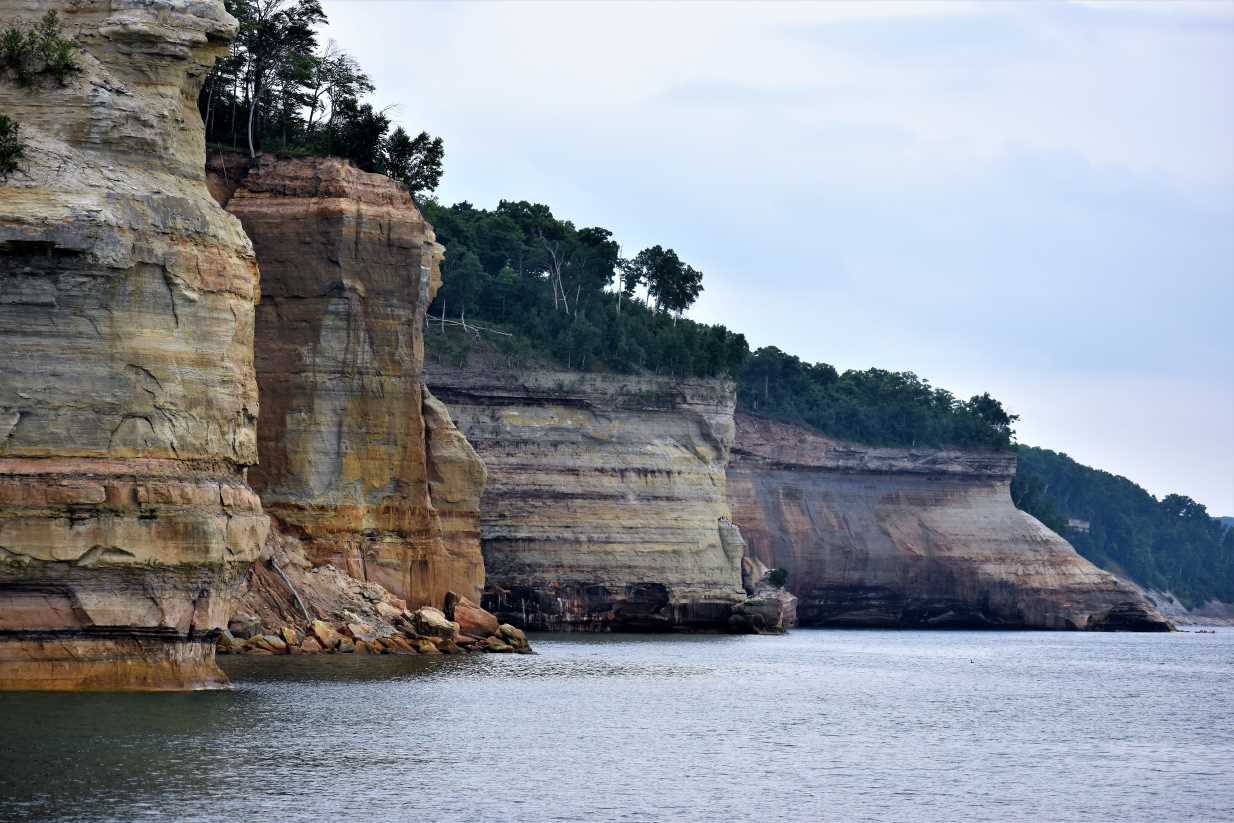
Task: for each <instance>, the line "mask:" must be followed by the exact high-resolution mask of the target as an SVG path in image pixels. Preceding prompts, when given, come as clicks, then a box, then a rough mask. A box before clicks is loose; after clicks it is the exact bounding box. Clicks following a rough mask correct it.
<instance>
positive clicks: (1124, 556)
mask: <svg viewBox="0 0 1234 823" xmlns="http://www.w3.org/2000/svg"><path fill="white" fill-rule="evenodd" d="M1018 457H1019V468H1018V470H1017V472H1016V477H1015V480H1014V481H1013V482H1012V484H1011V496H1012V499H1013V500H1014V501H1015V504H1016V506H1018V507H1019V508H1021V509H1023V510H1024V511H1026V512H1028V513H1029V514H1031V515H1033V516H1034V517H1036V518H1037V519H1038V520H1040V521H1041V522H1042V523H1044V524H1045V525H1046V526H1049V527H1050V528H1051V529H1053V530H1054V531H1056V532H1058V533H1059V534H1061V535H1062V536H1064V537H1065V538H1067V540H1068V541H1070V543H1071V545H1073V546H1075V548H1076V551H1078V552H1079V553H1080V554H1082V555H1084V556H1085V557H1087V558H1088V559H1089V560H1091V561H1093V562H1094V563H1096V564H1097V565H1098V566H1101V567H1103V568H1106V569H1112V570H1115V571H1120V572H1122V573H1124V574H1126V575H1127V576H1129V577H1130V578H1131V579H1132V580H1134V581H1135V582H1137V583H1139V584H1140V585H1142V586H1146V587H1148V588H1152V589H1156V590H1158V591H1168V592H1170V593H1172V594H1173V595H1174V596H1175V597H1177V598H1178V599H1179V600H1180V601H1181V602H1182V603H1183V604H1184V605H1186V606H1188V607H1192V606H1196V605H1200V604H1202V603H1204V602H1206V601H1208V600H1212V599H1216V600H1221V601H1224V602H1227V603H1231V602H1234V530H1232V529H1228V528H1226V527H1225V525H1224V524H1223V523H1222V522H1221V521H1220V519H1218V518H1215V517H1210V516H1209V514H1208V511H1207V510H1206V509H1205V508H1204V506H1202V505H1201V504H1199V503H1197V502H1196V501H1194V500H1192V499H1191V498H1190V497H1185V496H1183V495H1180V494H1171V495H1167V496H1166V497H1165V498H1163V499H1161V500H1157V499H1156V498H1155V497H1153V496H1152V495H1151V494H1149V493H1148V492H1147V491H1145V490H1144V489H1142V488H1140V487H1139V486H1137V485H1136V484H1135V483H1133V482H1131V481H1130V480H1128V479H1127V478H1125V477H1120V476H1119V475H1115V474H1110V473H1109V472H1105V471H1101V470H1100V469H1093V468H1089V467H1088V466H1083V465H1081V464H1079V463H1077V462H1075V461H1074V460H1072V459H1071V458H1070V457H1068V456H1067V455H1065V454H1060V453H1058V452H1052V451H1049V450H1047V449H1038V448H1033V447H1030V446H1020V447H1019V448H1018Z"/></svg>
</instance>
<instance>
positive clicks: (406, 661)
mask: <svg viewBox="0 0 1234 823" xmlns="http://www.w3.org/2000/svg"><path fill="white" fill-rule="evenodd" d="M533 642H534V644H535V646H536V648H537V649H538V650H539V652H540V654H539V655H538V656H497V655H488V656H481V655H475V656H470V657H465V658H446V657H442V658H416V657H411V658H402V657H398V658H396V657H381V658H372V657H367V658H365V657H360V658H357V657H350V656H340V657H329V658H304V657H299V658H279V659H272V658H230V659H227V660H226V668H227V669H228V671H229V672H230V673H231V675H232V678H233V680H234V682H235V686H236V688H235V689H234V690H233V691H230V692H224V693H202V694H189V695H35V694H28V695H3V694H0V746H2V747H3V751H0V819H2V820H19V819H26V820H34V819H57V820H82V821H86V820H89V821H98V820H116V821H145V820H184V821H277V823H286V822H287V821H298V820H328V821H337V822H338V823H342V821H351V820H384V821H397V820H423V821H435V820H443V821H444V820H467V821H489V820H493V821H499V820H500V821H504V820H556V821H592V820H622V821H653V820H654V821H658V820H706V821H711V820H760V821H780V820H793V821H796V820H830V821H859V820H894V821H990V820H1009V819H1015V820H1017V821H1025V822H1026V823H1027V821H1038V820H1041V821H1081V820H1084V821H1101V822H1102V823H1108V821H1116V820H1129V821H1141V820H1142V821H1183V820H1203V821H1213V820H1234V631H1232V630H1228V629H1221V630H1218V633H1217V634H1190V633H1180V634H1172V635H1130V634H1123V635H1111V634H1068V633H1003V632H932V633H925V632H907V631H905V632H885V631H821V630H820V631H797V632H794V633H793V634H792V635H790V636H788V637H779V638H776V637H646V636H629V635H608V636H595V635H592V636H571V635H565V636H563V635H539V636H535V637H533Z"/></svg>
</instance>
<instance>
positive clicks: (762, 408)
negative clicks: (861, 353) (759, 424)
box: [737, 346, 1018, 449]
mask: <svg viewBox="0 0 1234 823" xmlns="http://www.w3.org/2000/svg"><path fill="white" fill-rule="evenodd" d="M737 389H738V394H737V402H738V405H739V406H740V407H741V408H742V409H744V410H746V411H749V412H752V413H755V414H761V415H765V416H768V417H774V418H776V419H779V420H784V421H787V422H790V423H798V424H802V425H805V426H808V427H810V428H813V429H816V430H817V431H820V432H823V433H824V434H829V435H832V436H834V437H840V438H843V439H846V440H855V441H857V442H859V443H869V444H872V445H884V446H928V447H943V446H960V447H978V448H995V449H1005V448H1009V447H1010V446H1011V442H1012V438H1013V437H1014V435H1015V431H1014V429H1013V428H1012V426H1013V424H1014V423H1015V421H1016V420H1017V419H1018V418H1017V417H1016V415H1013V414H1008V413H1007V412H1006V410H1005V409H1003V406H1002V404H1001V403H999V402H998V401H997V400H995V399H994V398H993V397H991V396H990V395H989V394H982V395H978V396H976V397H973V398H970V399H969V400H967V401H965V400H960V399H959V398H957V397H955V396H954V395H953V394H952V393H951V392H949V391H947V390H946V389H940V388H935V387H934V386H931V385H930V381H928V380H925V379H923V378H920V377H918V376H917V375H915V374H913V373H912V372H893V371H885V370H883V369H866V370H864V371H858V370H849V371H845V372H843V373H841V372H839V371H837V370H836V369H835V367H833V366H830V365H828V364H826V363H815V364H810V363H806V362H805V361H803V360H801V359H799V358H797V357H794V356H793V355H791V354H786V353H785V352H783V351H780V350H779V349H777V348H775V347H774V346H768V347H766V348H761V349H759V350H758V351H756V352H754V354H753V355H752V356H751V357H750V358H749V360H748V361H747V362H746V363H745V365H744V367H743V368H742V370H741V373H740V379H739V381H738V386H737Z"/></svg>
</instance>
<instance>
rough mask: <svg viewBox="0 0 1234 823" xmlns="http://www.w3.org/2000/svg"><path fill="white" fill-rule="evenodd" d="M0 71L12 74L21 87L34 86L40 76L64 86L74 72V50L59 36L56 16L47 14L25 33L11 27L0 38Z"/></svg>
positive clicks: (75, 50) (75, 56) (69, 42)
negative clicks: (53, 79) (0, 69)
mask: <svg viewBox="0 0 1234 823" xmlns="http://www.w3.org/2000/svg"><path fill="white" fill-rule="evenodd" d="M0 67H2V68H3V69H6V70H9V71H12V72H13V74H14V75H15V76H16V78H17V82H18V84H19V85H21V86H26V87H29V86H32V85H34V80H35V78H37V77H39V76H40V75H43V74H50V75H51V76H52V77H54V78H56V82H58V83H60V84H61V85H64V83H65V81H66V80H67V78H68V76H69V74H70V73H71V72H74V71H77V69H78V65H77V46H76V45H74V44H73V41H72V40H71V39H69V38H67V37H65V36H64V35H63V34H62V33H61V31H60V17H59V16H58V15H57V14H56V12H55V11H48V12H47V13H46V14H44V15H43V16H42V17H41V18H40V19H39V22H37V23H35V24H34V26H33V27H32V28H30V29H29V30H28V31H25V32H23V31H22V30H21V29H20V28H19V27H18V26H17V25H14V26H9V27H8V28H7V29H5V30H4V32H3V33H2V34H0Z"/></svg>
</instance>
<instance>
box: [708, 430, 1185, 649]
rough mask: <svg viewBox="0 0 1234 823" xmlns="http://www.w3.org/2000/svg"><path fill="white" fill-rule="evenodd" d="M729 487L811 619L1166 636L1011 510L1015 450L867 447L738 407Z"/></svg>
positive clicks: (1100, 574) (1143, 606) (1116, 584)
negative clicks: (752, 414)
mask: <svg viewBox="0 0 1234 823" xmlns="http://www.w3.org/2000/svg"><path fill="white" fill-rule="evenodd" d="M736 427H737V435H736V443H735V445H734V448H733V461H732V463H731V465H730V466H729V470H728V493H729V501H730V503H731V504H732V509H733V519H734V521H735V522H736V523H737V525H738V526H739V527H740V528H741V532H742V534H743V535H744V536H745V539H746V541H747V543H748V545H749V549H748V550H749V553H750V555H751V557H752V558H753V559H754V560H757V561H760V562H761V563H763V564H766V565H767V566H769V567H776V566H778V567H782V568H784V569H786V570H787V571H788V588H789V589H790V590H791V591H792V592H793V593H794V594H796V595H797V597H798V598H799V603H798V617H799V619H800V622H801V623H802V625H806V626H901V627H928V626H950V627H981V626H992V627H1008V628H1042V629H1092V630H1116V629H1125V630H1141V631H1167V630H1169V628H1170V626H1169V623H1168V622H1167V621H1166V620H1165V619H1164V618H1162V617H1161V615H1160V614H1158V613H1157V612H1156V611H1155V610H1154V609H1153V607H1152V606H1151V605H1150V604H1149V603H1148V602H1147V601H1146V600H1145V599H1144V598H1143V597H1142V596H1141V595H1140V594H1139V592H1138V591H1136V590H1135V589H1134V588H1133V587H1132V586H1130V585H1129V584H1127V583H1124V582H1122V581H1120V580H1119V579H1118V578H1116V577H1114V576H1113V575H1111V574H1109V573H1107V572H1104V571H1102V570H1100V569H1098V568H1097V567H1096V566H1094V565H1093V564H1092V563H1090V562H1088V561H1087V560H1085V559H1084V558H1082V557H1080V555H1078V554H1077V553H1076V552H1075V550H1074V549H1072V547H1071V546H1070V545H1069V544H1068V543H1067V542H1066V541H1064V540H1063V539H1062V538H1060V537H1058V536H1057V535H1056V534H1054V533H1053V532H1051V531H1050V530H1049V529H1047V528H1046V527H1045V526H1043V525H1041V523H1039V522H1038V521H1037V520H1036V519H1034V518H1033V517H1031V516H1029V515H1027V514H1025V513H1023V512H1021V511H1019V510H1018V509H1016V508H1015V506H1014V505H1012V502H1011V496H1010V492H1009V486H1010V483H1011V478H1012V476H1013V475H1014V474H1015V456H1014V454H1011V453H1008V452H995V451H959V450H932V449H896V448H872V447H867V446H859V445H854V444H851V443H843V442H839V441H835V440H832V439H829V438H826V437H822V436H820V435H817V434H814V433H812V432H808V431H805V430H803V429H800V428H797V427H794V426H788V425H784V424H781V423H774V422H770V421H767V420H762V419H756V418H752V417H748V416H745V415H740V414H739V415H737V419H736Z"/></svg>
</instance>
